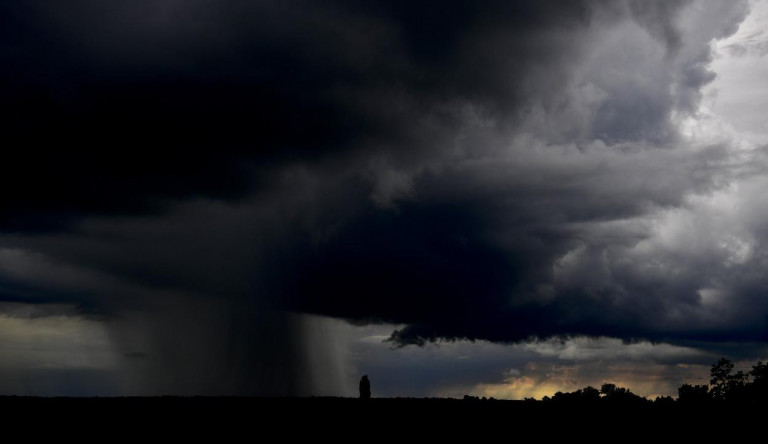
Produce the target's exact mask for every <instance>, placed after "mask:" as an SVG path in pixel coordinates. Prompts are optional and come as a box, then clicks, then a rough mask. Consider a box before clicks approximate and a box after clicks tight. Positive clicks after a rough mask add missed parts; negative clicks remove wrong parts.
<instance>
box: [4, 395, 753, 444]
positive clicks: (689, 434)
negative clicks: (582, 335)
mask: <svg viewBox="0 0 768 444" xmlns="http://www.w3.org/2000/svg"><path fill="white" fill-rule="evenodd" d="M0 412H1V413H0V423H2V425H3V429H4V430H5V431H6V432H18V431H22V432H23V433H24V434H25V436H26V437H27V438H36V437H39V438H42V437H44V436H56V437H64V436H69V437H73V438H79V439H82V440H85V441H102V442H112V441H128V440H135V439H143V440H147V439H151V440H153V441H154V440H155V439H161V440H166V439H169V440H174V441H176V442H178V441H186V440H196V441H197V440H203V441H204V442H210V441H214V442H233V441H238V442H239V441H253V442H256V441H260V440H263V441H267V440H268V441H270V442H272V441H275V440H278V441H279V440H290V441H293V440H294V439H321V438H322V439H333V440H334V441H342V442H348V441H354V442H360V441H395V440H397V441H410V440H412V439H420V440H422V439H428V440H430V442H432V441H434V440H451V442H453V441H454V440H462V441H464V440H472V441H473V442H474V441H479V440H484V439H503V440H504V441H510V442H515V441H525V442H528V441H533V440H535V441H536V442H539V441H541V442H550V441H551V440H556V441H563V440H578V441H582V440H586V441H587V442H594V441H599V442H622V441H631V442H635V441H637V440H651V441H656V440H663V441H666V440H667V439H670V438H671V439H676V440H685V441H688V440H691V439H696V440H704V441H711V440H714V439H719V440H721V439H729V438H730V439H738V438H739V437H741V436H744V435H745V434H746V433H747V431H748V430H757V431H759V433H760V434H759V435H758V436H764V435H765V432H764V430H765V425H766V423H767V421H768V415H767V414H768V409H767V408H766V406H765V405H752V406H748V407H745V406H739V407H737V406H729V405H711V406H682V405H679V404H672V405H665V406H659V405H645V406H621V405H578V404H574V405H564V404H559V405H558V404H554V403H543V402H525V401H500V400H496V401H466V400H454V399H412V398H380V399H376V398H374V399H370V400H359V399H348V398H281V399H274V398H211V397H199V398H197V397H192V398H178V397H158V398H27V397H0ZM9 442H10V441H9Z"/></svg>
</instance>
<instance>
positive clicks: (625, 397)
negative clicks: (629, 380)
mask: <svg viewBox="0 0 768 444" xmlns="http://www.w3.org/2000/svg"><path fill="white" fill-rule="evenodd" d="M600 393H601V394H602V395H603V399H604V400H606V401H608V402H622V403H637V404H639V403H645V402H648V400H647V399H645V398H643V397H642V396H638V395H636V394H634V393H632V392H631V391H630V390H629V389H627V388H624V387H617V386H616V384H611V383H606V384H603V385H602V386H601V387H600Z"/></svg>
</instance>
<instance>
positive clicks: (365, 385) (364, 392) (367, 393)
mask: <svg viewBox="0 0 768 444" xmlns="http://www.w3.org/2000/svg"><path fill="white" fill-rule="evenodd" d="M370 397H371V381H369V380H368V375H363V378H362V379H361V380H360V399H370Z"/></svg>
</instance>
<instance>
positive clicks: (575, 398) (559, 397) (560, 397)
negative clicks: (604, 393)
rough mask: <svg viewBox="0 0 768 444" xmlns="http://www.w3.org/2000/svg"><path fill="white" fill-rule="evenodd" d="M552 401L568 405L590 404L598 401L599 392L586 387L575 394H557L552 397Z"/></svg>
mask: <svg viewBox="0 0 768 444" xmlns="http://www.w3.org/2000/svg"><path fill="white" fill-rule="evenodd" d="M552 401H555V402H569V403H592V402H598V401H600V390H598V389H596V388H594V387H592V386H588V387H584V388H583V389H578V390H576V391H575V392H570V393H563V392H557V393H555V394H554V395H553V396H552Z"/></svg>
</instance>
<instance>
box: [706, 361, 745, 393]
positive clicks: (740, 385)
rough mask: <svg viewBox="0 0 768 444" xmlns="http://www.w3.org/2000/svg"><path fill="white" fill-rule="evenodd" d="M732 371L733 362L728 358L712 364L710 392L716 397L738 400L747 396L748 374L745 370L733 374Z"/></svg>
mask: <svg viewBox="0 0 768 444" xmlns="http://www.w3.org/2000/svg"><path fill="white" fill-rule="evenodd" d="M732 371H733V362H731V361H730V360H728V359H726V358H720V360H719V361H717V362H716V363H714V364H712V370H711V371H710V376H711V379H710V380H709V383H710V384H711V385H712V389H711V390H710V393H711V395H712V397H713V398H714V399H717V400H721V401H725V400H729V401H737V400H741V399H743V398H745V397H746V396H747V392H748V388H747V382H748V378H749V377H748V375H747V374H745V373H744V372H743V371H738V372H736V373H735V374H731V372H732Z"/></svg>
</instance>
